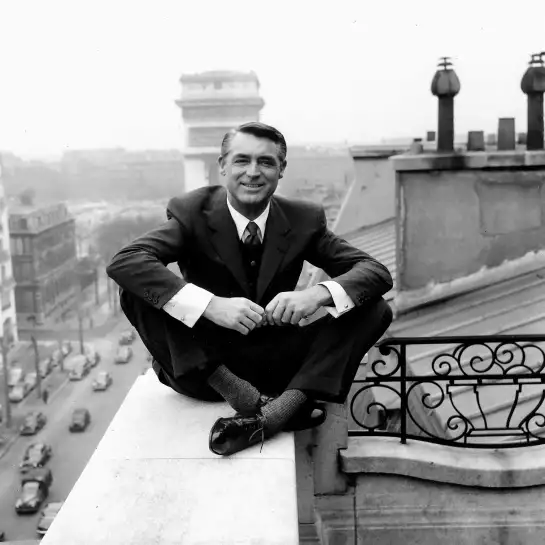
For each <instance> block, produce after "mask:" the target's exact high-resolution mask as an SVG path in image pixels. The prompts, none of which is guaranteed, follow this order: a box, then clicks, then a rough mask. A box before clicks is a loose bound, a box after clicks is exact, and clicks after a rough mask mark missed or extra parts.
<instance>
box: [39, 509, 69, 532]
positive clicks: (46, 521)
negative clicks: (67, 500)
mask: <svg viewBox="0 0 545 545" xmlns="http://www.w3.org/2000/svg"><path fill="white" fill-rule="evenodd" d="M63 504H64V502H63V501H53V502H50V503H48V504H46V506H45V507H44V509H43V511H42V513H41V517H40V520H39V521H38V526H37V528H36V531H37V532H38V534H39V535H41V536H43V535H45V533H46V532H47V530H49V527H50V526H51V523H52V522H53V520H54V518H55V517H56V516H57V513H58V512H59V511H60V510H61V507H62V506H63Z"/></svg>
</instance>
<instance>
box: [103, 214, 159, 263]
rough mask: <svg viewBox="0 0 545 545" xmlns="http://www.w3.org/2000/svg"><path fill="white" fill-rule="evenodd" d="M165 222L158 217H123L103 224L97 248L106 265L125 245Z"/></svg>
mask: <svg viewBox="0 0 545 545" xmlns="http://www.w3.org/2000/svg"><path fill="white" fill-rule="evenodd" d="M163 221H164V218H161V217H157V216H151V215H150V216H143V215H137V216H133V217H130V216H121V217H119V218H116V219H114V220H112V221H110V222H108V223H103V224H102V225H101V226H100V227H99V228H98V230H97V232H96V235H95V248H96V251H97V253H98V254H99V255H100V258H101V259H102V261H103V262H104V263H109V262H110V261H111V259H112V257H113V256H114V254H116V253H117V252H118V251H119V250H120V249H121V248H122V247H123V246H124V245H125V244H128V243H129V242H131V241H132V240H134V239H135V238H137V237H139V236H141V235H143V234H144V233H147V232H148V231H150V230H151V229H153V228H155V227H157V226H158V225H160V224H161V223H162V222H163Z"/></svg>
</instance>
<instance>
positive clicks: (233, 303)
mask: <svg viewBox="0 0 545 545" xmlns="http://www.w3.org/2000/svg"><path fill="white" fill-rule="evenodd" d="M329 301H331V295H330V293H329V290H328V289H327V288H326V287H325V286H322V285H316V286H312V287H311V288H308V289H305V290H301V291H287V292H282V293H279V294H278V295H276V296H275V297H274V298H273V299H272V301H270V302H269V304H268V305H267V306H266V307H265V308H262V307H261V306H259V305H258V304H256V303H254V302H253V301H250V300H249V299H246V298H245V297H217V296H214V297H212V299H211V300H210V303H209V304H208V306H207V307H206V310H205V311H204V314H203V316H204V317H205V318H207V319H208V320H210V321H212V322H214V323H215V324H216V325H219V326H221V327H225V328H227V329H234V330H235V331H238V332H239V333H242V334H243V335H248V333H250V331H252V330H253V329H255V328H258V327H265V326H271V325H277V326H283V325H290V324H291V325H297V324H298V323H299V322H300V321H301V320H302V319H303V318H306V317H307V316H310V315H311V314H314V312H316V311H317V310H318V309H319V308H320V307H321V306H323V305H325V304H327V303H328V302H329Z"/></svg>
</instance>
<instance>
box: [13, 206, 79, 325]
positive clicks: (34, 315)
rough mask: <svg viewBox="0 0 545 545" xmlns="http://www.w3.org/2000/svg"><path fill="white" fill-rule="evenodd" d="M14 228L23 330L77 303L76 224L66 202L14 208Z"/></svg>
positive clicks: (18, 306)
mask: <svg viewBox="0 0 545 545" xmlns="http://www.w3.org/2000/svg"><path fill="white" fill-rule="evenodd" d="M9 227H10V243H11V255H12V260H13V275H14V278H15V283H16V285H15V305H16V309H17V321H18V325H19V327H20V328H21V327H28V326H32V325H33V324H34V321H35V323H36V324H37V325H41V324H43V323H44V322H45V320H46V318H48V317H56V316H57V315H58V314H60V313H61V312H62V311H63V309H64V308H65V307H68V306H69V305H70V304H71V303H72V302H73V299H74V295H75V282H74V274H75V266H76V262H77V257H76V225H75V220H74V218H73V217H72V216H71V215H70V213H69V211H68V208H67V207H66V205H65V204H64V203H57V204H53V205H48V206H41V207H37V206H33V205H22V204H15V205H14V206H10V211H9Z"/></svg>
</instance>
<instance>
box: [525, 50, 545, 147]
mask: <svg viewBox="0 0 545 545" xmlns="http://www.w3.org/2000/svg"><path fill="white" fill-rule="evenodd" d="M544 56H545V51H543V52H541V53H536V54H534V55H532V56H531V59H530V62H529V63H528V64H529V66H528V69H527V70H526V72H525V73H524V76H522V81H521V82H520V88H521V89H522V92H523V93H525V94H527V95H528V131H527V133H526V149H528V150H540V149H543V145H544V144H543V93H544V92H545V66H544V64H543V57H544Z"/></svg>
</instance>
